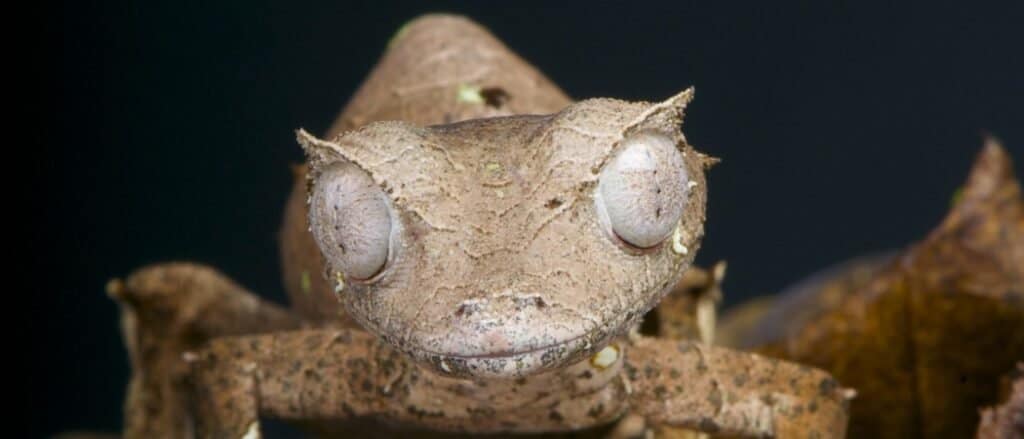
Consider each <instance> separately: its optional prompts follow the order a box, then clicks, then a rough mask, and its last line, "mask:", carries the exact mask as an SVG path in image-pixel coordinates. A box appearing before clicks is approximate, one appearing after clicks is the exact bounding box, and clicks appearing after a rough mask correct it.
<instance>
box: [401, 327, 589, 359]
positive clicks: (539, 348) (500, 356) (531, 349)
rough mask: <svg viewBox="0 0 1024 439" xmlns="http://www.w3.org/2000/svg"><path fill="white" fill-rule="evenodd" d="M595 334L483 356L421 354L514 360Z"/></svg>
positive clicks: (448, 353)
mask: <svg viewBox="0 0 1024 439" xmlns="http://www.w3.org/2000/svg"><path fill="white" fill-rule="evenodd" d="M593 334H594V331H591V332H586V333H583V334H580V335H577V336H574V337H571V338H568V339H565V340H562V341H556V342H552V343H547V344H544V345H542V346H537V347H526V348H520V349H505V350H500V351H495V352H487V353H482V354H460V353H456V352H433V351H429V350H425V349H423V350H421V352H423V353H424V354H427V355H434V356H442V357H448V358H458V359H463V360H473V359H492V360H495V359H498V360H500V359H512V358H515V357H517V356H521V355H530V354H536V353H540V352H544V351H548V350H551V349H555V348H559V347H562V346H568V345H570V344H573V343H574V342H578V341H580V340H583V339H585V338H589V337H590V336H591V335H593Z"/></svg>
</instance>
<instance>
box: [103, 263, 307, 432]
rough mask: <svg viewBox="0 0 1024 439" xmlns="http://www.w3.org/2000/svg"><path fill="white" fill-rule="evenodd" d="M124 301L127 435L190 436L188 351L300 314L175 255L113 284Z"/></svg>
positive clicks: (286, 324)
mask: <svg viewBox="0 0 1024 439" xmlns="http://www.w3.org/2000/svg"><path fill="white" fill-rule="evenodd" d="M107 292H108V294H109V295H110V296H111V297H112V298H113V299H114V300H115V301H117V302H118V304H119V305H121V326H122V333H123V336H124V340H125V346H126V348H127V349H128V354H129V358H130V361H131V366H132V376H131V380H130V381H129V384H128V390H127V394H126V396H125V406H124V415H125V421H124V432H123V434H124V436H125V437H128V438H133V437H140V438H141V437H185V436H187V435H188V434H190V432H191V431H192V423H191V416H190V415H189V409H188V405H187V404H188V389H189V387H188V386H187V383H186V382H185V378H186V377H187V375H188V372H189V366H188V364H187V363H186V362H185V361H184V360H183V359H182V356H183V354H184V353H185V352H188V351H190V350H194V349H197V348H198V346H200V345H201V344H202V343H204V342H205V341H207V340H209V339H211V338H213V337H219V336H224V335H233V334H249V333H261V332H267V331H273V330H281V329H290V328H296V327H298V326H299V325H300V322H299V319H298V318H297V317H295V316H293V315H292V314H290V313H289V312H288V311H286V310H284V309H281V308H279V307H277V306H275V305H273V304H271V303H268V302H266V301H263V300H261V299H259V298H258V297H256V296H255V295H253V294H251V293H249V292H248V291H246V290H245V289H243V288H242V287H241V286H239V285H238V284H236V283H234V282H232V281H231V280H229V279H228V278H226V277H225V276H223V275H222V274H220V273H218V272H217V271H215V270H213V269H211V268H208V267H204V266H200V265H195V264H188V263H169V264H161V265H154V266H150V267H146V268H143V269H140V270H138V271H136V272H135V273H133V274H131V275H130V276H128V277H127V278H126V279H125V280H124V281H121V280H119V279H115V280H112V281H110V283H109V284H108V285H107Z"/></svg>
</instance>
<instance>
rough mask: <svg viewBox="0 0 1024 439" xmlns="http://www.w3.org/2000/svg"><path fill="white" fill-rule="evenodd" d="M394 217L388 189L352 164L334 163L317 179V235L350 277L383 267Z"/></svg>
mask: <svg viewBox="0 0 1024 439" xmlns="http://www.w3.org/2000/svg"><path fill="white" fill-rule="evenodd" d="M391 221H392V220H391V208H390V206H389V205H388V202H387V198H386V196H385V195H384V191H382V190H381V189H380V187H378V186H377V184H376V183H374V181H373V179H372V178H370V176H369V175H367V173H366V172H364V171H363V170H362V169H359V168H358V167H356V166H355V165H353V164H350V163H335V164H332V165H330V166H329V167H327V168H326V169H324V170H323V171H322V172H321V173H320V175H319V176H318V177H317V178H316V180H315V182H314V183H313V190H312V194H311V197H310V204H309V224H310V226H311V231H312V232H313V237H314V238H315V239H316V243H317V245H319V246H320V251H321V252H322V253H323V255H324V257H325V258H327V260H328V262H330V264H331V266H332V267H334V269H336V270H340V271H341V272H342V273H344V275H345V276H346V277H349V278H352V279H356V280H366V279H369V278H371V277H373V276H374V275H376V274H377V273H379V272H380V271H381V269H383V268H384V263H385V262H387V258H388V247H389V244H390V238H391V236H390V235H391Z"/></svg>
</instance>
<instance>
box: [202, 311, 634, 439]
mask: <svg viewBox="0 0 1024 439" xmlns="http://www.w3.org/2000/svg"><path fill="white" fill-rule="evenodd" d="M193 378H194V385H195V387H196V391H195V395H196V397H197V416H199V419H198V421H199V422H198V427H199V435H200V437H218V438H225V437H230V438H240V437H246V438H254V437H259V432H260V426H259V418H260V417H268V418H275V419H283V420H308V419H318V420H346V421H354V420H379V421H385V422H388V423H392V424H395V425H398V426H402V427H407V428H409V427H411V428H424V429H432V430H440V431H453V432H466V433H493V432H558V431H574V430H579V429H584V428H588V427H592V426H598V425H603V424H607V423H609V422H612V421H614V420H615V419H618V417H620V416H621V415H622V414H623V413H624V412H625V411H626V409H627V408H628V407H627V398H626V395H627V393H628V386H627V385H626V384H625V382H624V378H623V376H622V374H621V361H616V362H615V363H613V364H604V363H601V364H596V365H595V364H592V362H591V361H582V362H580V363H578V364H575V365H572V366H570V367H568V368H565V369H558V370H552V371H549V372H543V373H540V374H537V375H532V376H529V377H526V378H510V379H502V380H473V379H463V378H454V377H447V376H441V375H438V374H435V373H433V372H430V371H428V370H426V369H423V368H421V367H419V366H417V365H415V364H413V363H412V362H410V361H409V360H407V359H406V358H405V357H404V356H403V355H401V354H400V353H398V352H396V351H395V350H393V349H391V348H390V347H389V346H388V345H386V344H384V343H383V342H381V341H379V340H378V339H377V338H376V337H375V336H373V335H371V334H369V333H366V332H363V331H359V330H352V329H336V330H304V331H293V332H284V333H277V334H267V335H260V336H243V337H228V338H221V339H217V340H213V341H211V342H210V343H209V344H208V346H207V347H206V349H204V350H203V351H202V352H201V353H199V355H198V357H197V359H196V361H195V362H194V364H193Z"/></svg>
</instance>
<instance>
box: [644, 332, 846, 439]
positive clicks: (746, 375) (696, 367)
mask: <svg viewBox="0 0 1024 439" xmlns="http://www.w3.org/2000/svg"><path fill="white" fill-rule="evenodd" d="M625 371H626V374H627V376H628V377H629V380H630V383H631V387H632V389H633V393H632V395H631V401H632V404H633V411H634V413H638V414H640V415H642V416H643V417H644V418H645V420H646V421H647V423H648V425H669V426H679V427H685V428H689V429H694V430H699V431H702V432H706V433H712V434H724V435H734V436H742V437H817V438H841V437H845V433H846V421H847V417H848V403H849V400H850V399H851V398H853V396H854V395H855V392H853V390H851V389H844V388H841V387H840V386H839V385H838V383H837V382H836V381H835V379H833V378H832V377H831V376H830V375H828V374H827V373H825V372H823V371H821V370H817V369H813V368H810V367H807V366H803V365H798V364H794V363H788V362H785V361H781V360H776V359H773V358H768V357H763V356H760V355H757V354H751V353H745V352H739V351H733V350H730V349H725V348H716V347H710V346H706V345H704V344H701V343H698V342H692V341H675V340H664V339H652V338H642V339H640V340H637V341H636V342H635V343H634V344H633V345H632V346H630V349H629V351H628V355H627V358H626V365H625Z"/></svg>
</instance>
